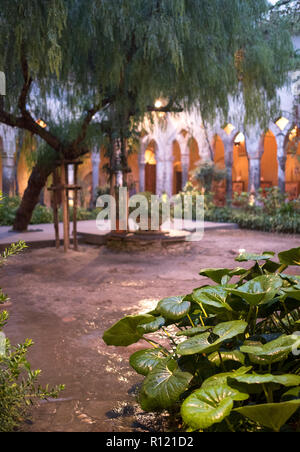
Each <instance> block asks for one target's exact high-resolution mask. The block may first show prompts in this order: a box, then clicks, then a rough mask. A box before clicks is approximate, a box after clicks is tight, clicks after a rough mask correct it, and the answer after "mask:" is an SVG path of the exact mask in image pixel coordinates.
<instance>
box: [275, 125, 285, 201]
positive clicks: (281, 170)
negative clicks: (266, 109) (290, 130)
mask: <svg viewBox="0 0 300 452" xmlns="http://www.w3.org/2000/svg"><path fill="white" fill-rule="evenodd" d="M276 141H277V160H278V187H279V189H280V191H281V192H282V193H285V182H286V180H285V175H286V173H285V170H286V160H287V155H286V151H285V136H284V134H283V133H280V134H278V135H276Z"/></svg>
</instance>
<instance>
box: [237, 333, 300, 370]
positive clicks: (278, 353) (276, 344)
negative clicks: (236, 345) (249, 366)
mask: <svg viewBox="0 0 300 452" xmlns="http://www.w3.org/2000/svg"><path fill="white" fill-rule="evenodd" d="M299 344H300V337H299V336H296V335H291V336H286V335H283V336H280V337H279V338H278V339H276V340H275V341H272V342H268V343H267V344H264V345H263V344H261V345H243V346H242V347H241V348H240V350H241V352H242V353H248V354H249V358H250V360H251V361H252V362H255V359H256V358H257V357H258V358H260V359H261V360H263V361H264V362H265V364H273V363H277V362H279V361H281V360H283V359H284V358H286V357H287V356H288V355H289V354H290V353H291V352H292V351H293V350H296V349H297V347H299Z"/></svg>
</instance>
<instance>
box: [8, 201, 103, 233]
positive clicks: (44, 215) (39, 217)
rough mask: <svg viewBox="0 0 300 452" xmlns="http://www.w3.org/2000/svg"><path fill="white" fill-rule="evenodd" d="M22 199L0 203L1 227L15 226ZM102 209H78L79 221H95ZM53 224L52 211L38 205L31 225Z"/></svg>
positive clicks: (60, 216) (61, 217)
mask: <svg viewBox="0 0 300 452" xmlns="http://www.w3.org/2000/svg"><path fill="white" fill-rule="evenodd" d="M20 203H21V199H20V198H19V197H17V196H15V197H11V198H4V199H3V200H2V201H1V203H0V225H1V226H12V225H13V224H14V220H15V216H16V212H17V210H18V208H19V206H20ZM99 212H100V209H94V210H87V209H83V208H78V209H77V220H78V221H84V220H95V219H96V218H97V215H98V213H99ZM70 218H73V208H70ZM59 219H60V221H62V219H63V215H62V209H59ZM52 222H53V212H52V209H51V208H49V207H46V206H42V205H40V204H38V205H37V206H36V207H35V209H34V211H33V214H32V218H31V221H30V224H32V225H35V224H49V223H52Z"/></svg>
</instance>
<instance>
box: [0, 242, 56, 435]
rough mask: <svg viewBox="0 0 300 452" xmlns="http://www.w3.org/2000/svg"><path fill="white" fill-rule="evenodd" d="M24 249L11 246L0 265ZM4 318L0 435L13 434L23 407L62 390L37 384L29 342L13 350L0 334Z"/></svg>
mask: <svg viewBox="0 0 300 452" xmlns="http://www.w3.org/2000/svg"><path fill="white" fill-rule="evenodd" d="M24 248H26V245H25V243H24V242H19V243H18V244H14V245H11V247H10V248H9V249H7V250H6V251H5V252H4V253H3V254H2V255H1V257H0V265H1V266H3V265H4V263H5V261H6V259H7V258H8V257H10V256H12V255H16V254H18V253H19V252H21V251H22V250H23V249H24ZM6 301H7V296H6V295H4V293H3V292H2V290H1V289H0V304H5V302H6ZM8 318H9V315H8V312H7V311H5V310H2V311H0V334H1V336H0V432H11V431H13V430H14V429H15V428H16V427H17V426H18V425H19V423H20V422H21V420H22V416H23V415H24V414H26V407H27V406H28V405H30V404H32V403H33V401H34V400H35V399H47V398H49V397H51V398H56V397H57V396H58V394H59V392H60V391H61V390H63V389H64V387H63V386H59V387H56V388H53V389H49V388H48V387H46V388H42V387H41V386H39V385H38V384H37V380H38V377H39V374H40V370H35V371H33V370H31V366H30V363H29V362H28V360H27V352H28V350H29V348H30V347H31V346H32V345H33V342H32V341H31V340H26V341H25V342H24V344H21V345H17V346H16V347H14V346H12V345H11V343H10V341H9V340H8V339H4V336H3V333H2V331H3V328H4V326H5V325H6V323H7V321H8Z"/></svg>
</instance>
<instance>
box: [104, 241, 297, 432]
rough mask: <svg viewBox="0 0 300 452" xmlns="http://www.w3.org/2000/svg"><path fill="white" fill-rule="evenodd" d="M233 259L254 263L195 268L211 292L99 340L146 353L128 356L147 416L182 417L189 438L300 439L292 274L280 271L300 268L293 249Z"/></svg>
mask: <svg viewBox="0 0 300 452" xmlns="http://www.w3.org/2000/svg"><path fill="white" fill-rule="evenodd" d="M236 260H237V261H238V262H251V261H252V262H254V264H253V265H252V267H251V268H250V269H245V268H241V267H237V268H234V269H227V268H226V269H225V268H220V269H205V270H202V271H201V272H200V275H202V276H205V277H208V278H210V279H211V280H212V281H213V282H214V284H213V285H204V286H202V287H200V288H197V289H195V290H194V291H193V293H192V294H188V295H184V296H177V297H170V298H166V299H163V300H161V301H160V302H159V303H158V305H157V307H156V309H155V310H154V311H152V312H149V313H148V314H145V315H137V316H128V317H125V318H124V319H122V320H120V321H119V322H118V323H116V324H115V325H114V326H112V327H111V328H110V329H109V330H107V331H106V332H105V333H104V336H103V339H104V341H105V343H106V344H107V345H114V346H125V347H127V346H130V345H132V344H135V343H137V342H139V341H140V340H142V341H146V342H147V343H148V344H150V345H151V348H147V349H145V350H141V351H138V352H136V353H134V354H133V355H132V356H131V358H130V364H131V366H132V367H133V369H135V371H136V372H137V373H138V374H140V375H143V376H145V380H144V382H143V385H142V387H141V390H140V393H139V402H140V404H141V406H142V408H143V409H144V410H145V411H163V410H172V412H174V410H175V412H176V410H177V411H178V412H179V411H180V413H181V417H182V419H183V423H184V426H185V428H186V429H187V430H189V431H228V430H229V431H249V430H251V431H256V430H258V431H259V430H272V431H276V432H279V431H281V430H291V431H297V430H298V431H299V427H300V425H299V416H297V411H298V409H299V408H300V362H299V359H298V357H299V353H300V352H299V350H298V348H299V347H300V334H299V331H300V309H299V308H300V276H291V275H288V274H286V273H285V270H286V269H287V267H288V266H290V265H293V266H300V248H295V249H291V250H289V251H286V252H283V253H280V254H279V255H278V260H276V259H275V253H273V252H265V253H263V254H261V255H248V254H242V255H240V256H239V257H238V258H237V259H236ZM159 341H160V342H159Z"/></svg>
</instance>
